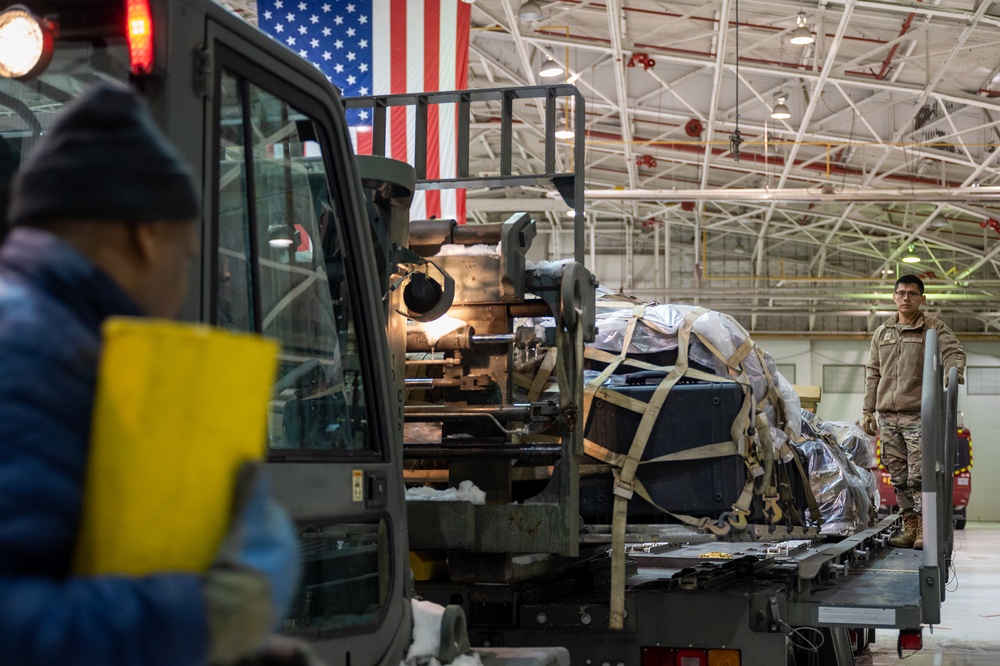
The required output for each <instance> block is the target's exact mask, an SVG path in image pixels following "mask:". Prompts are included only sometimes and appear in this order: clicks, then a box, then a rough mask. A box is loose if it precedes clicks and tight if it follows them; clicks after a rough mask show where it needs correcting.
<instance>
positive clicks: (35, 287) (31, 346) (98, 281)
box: [0, 84, 298, 666]
mask: <svg viewBox="0 0 1000 666" xmlns="http://www.w3.org/2000/svg"><path fill="white" fill-rule="evenodd" d="M200 211H201V205H200V202H199V196H198V190H197V187H196V186H195V182H194V179H193V177H192V174H191V171H190V169H189V168H188V167H187V165H186V164H185V163H184V161H183V160H182V159H181V158H180V155H179V154H178V152H177V151H176V149H175V148H174V147H173V146H172V145H170V143H169V142H168V141H167V140H166V139H165V137H164V136H163V135H162V134H161V133H160V132H159V130H158V129H157V128H156V126H155V124H154V123H153V121H152V119H151V118H150V116H149V114H148V111H147V109H146V106H145V104H144V103H143V100H142V99H141V98H140V97H138V96H137V95H136V94H135V93H133V92H132V91H131V90H130V89H129V88H127V87H125V86H122V85H113V84H100V85H98V86H96V87H94V88H93V89H91V90H89V91H88V92H87V93H85V94H84V95H83V96H82V97H81V98H80V99H78V100H77V101H75V102H74V103H73V104H71V105H70V106H69V107H67V109H66V110H65V111H64V112H63V114H62V115H61V116H60V117H59V119H58V120H57V121H56V122H55V123H54V124H53V126H52V127H51V128H50V129H49V131H48V132H47V133H46V135H45V137H44V138H43V139H42V140H41V141H40V142H39V144H38V147H37V149H36V150H35V152H34V153H33V154H32V155H31V156H30V157H29V158H28V160H27V162H26V163H25V164H24V165H23V166H22V167H21V170H20V172H19V173H18V174H17V176H16V178H15V180H14V183H13V186H12V189H11V203H10V209H9V220H10V222H11V224H12V225H13V229H12V231H11V232H10V235H9V236H8V238H7V240H6V241H5V243H4V245H3V246H2V247H0V489H2V491H0V655H5V656H4V657H3V658H2V659H0V660H2V661H4V662H5V663H7V660H11V659H13V662H10V663H25V664H53V665H56V664H58V665H60V666H66V665H71V664H94V665H97V664H101V665H104V664H107V665H111V664H114V665H116V666H121V665H123V664H130V665H131V664H135V665H140V664H142V665H147V664H163V665H164V666H166V665H168V664H169V665H171V666H173V665H182V664H183V665H187V664H206V663H208V662H209V661H212V662H213V663H228V662H232V661H234V660H237V659H240V658H242V657H245V656H247V655H252V654H255V653H256V652H257V651H258V649H259V648H260V646H261V645H262V643H263V642H264V641H265V639H266V637H267V635H268V634H269V633H270V632H271V631H272V630H273V629H274V627H275V626H276V622H277V620H278V619H280V617H282V615H281V614H282V613H283V611H284V607H285V606H286V605H287V603H288V601H289V599H290V596H291V594H292V591H293V588H294V584H295V578H296V568H297V555H298V553H297V544H296V537H295V535H294V533H293V531H292V528H291V525H290V522H289V521H288V519H287V518H286V517H285V515H284V514H283V513H282V512H281V511H280V509H278V508H277V506H276V505H275V504H274V503H273V501H272V500H270V499H269V498H268V495H267V492H266V488H265V487H264V486H263V485H262V484H263V481H262V479H258V480H256V481H254V482H253V483H251V484H250V485H249V486H245V488H246V490H247V493H246V496H245V497H244V498H243V499H244V500H246V501H245V502H243V503H241V504H240V506H245V507H246V508H245V510H244V511H243V512H242V513H240V514H239V515H237V516H236V517H235V518H234V527H233V531H232V532H231V533H230V535H229V536H228V537H227V539H226V540H225V542H224V547H225V548H224V550H225V557H222V556H220V558H219V564H218V565H216V566H213V567H212V568H211V569H210V570H209V571H208V572H207V573H206V574H205V575H192V574H179V573H170V572H164V573H162V574H158V575H152V576H147V577H142V578H139V577H127V576H93V577H80V576H74V575H72V574H71V571H70V561H71V557H72V552H73V547H74V539H75V535H76V531H77V529H78V526H79V522H80V517H81V501H82V489H83V488H82V486H83V481H84V477H85V469H86V464H87V453H88V439H89V436H90V426H91V411H92V409H93V403H94V389H95V383H96V377H97V361H98V357H99V355H100V352H101V324H102V322H103V321H104V319H105V318H107V317H109V316H112V315H129V316H144V315H145V316H159V317H171V316H174V315H176V313H177V312H178V310H179V308H180V306H181V304H182V302H183V299H184V294H185V290H186V276H187V275H188V271H189V269H190V268H191V265H192V261H193V260H194V259H195V258H196V257H197V256H198V254H199V241H198V234H199V224H198V218H199V216H200ZM192 519H196V517H192ZM220 552H222V551H220Z"/></svg>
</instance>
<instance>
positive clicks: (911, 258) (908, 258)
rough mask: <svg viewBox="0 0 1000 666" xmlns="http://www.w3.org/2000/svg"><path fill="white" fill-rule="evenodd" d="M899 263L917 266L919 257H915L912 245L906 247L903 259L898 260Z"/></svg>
mask: <svg viewBox="0 0 1000 666" xmlns="http://www.w3.org/2000/svg"><path fill="white" fill-rule="evenodd" d="M900 261H902V262H903V263H904V264H919V263H920V257H919V256H918V255H917V253H916V252H914V246H913V243H910V244H909V245H908V246H907V247H906V254H905V255H903V258H902V259H900Z"/></svg>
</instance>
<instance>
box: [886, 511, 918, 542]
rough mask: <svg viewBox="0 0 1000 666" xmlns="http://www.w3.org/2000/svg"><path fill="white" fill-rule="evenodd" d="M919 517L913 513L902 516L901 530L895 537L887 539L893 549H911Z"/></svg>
mask: <svg viewBox="0 0 1000 666" xmlns="http://www.w3.org/2000/svg"><path fill="white" fill-rule="evenodd" d="M919 520H920V517H919V516H918V515H917V514H916V513H914V512H913V511H908V512H907V513H904V514H903V529H902V531H901V532H900V533H899V534H897V535H896V536H894V537H892V538H891V539H889V545H890V546H892V547H893V548H912V547H913V542H914V541H916V540H917V522H918V521H919Z"/></svg>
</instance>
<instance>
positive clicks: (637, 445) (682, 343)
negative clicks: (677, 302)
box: [602, 308, 707, 630]
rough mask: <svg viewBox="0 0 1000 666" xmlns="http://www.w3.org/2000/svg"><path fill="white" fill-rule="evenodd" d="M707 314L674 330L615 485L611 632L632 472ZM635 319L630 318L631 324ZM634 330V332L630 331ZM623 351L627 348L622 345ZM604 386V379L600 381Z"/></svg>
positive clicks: (617, 612)
mask: <svg viewBox="0 0 1000 666" xmlns="http://www.w3.org/2000/svg"><path fill="white" fill-rule="evenodd" d="M705 312H707V310H705V309H703V308H697V309H695V310H692V311H691V312H689V313H688V314H686V315H685V316H684V323H683V324H682V325H681V327H680V329H679V330H678V331H677V362H676V363H675V364H674V367H673V368H672V369H671V370H670V372H668V373H667V376H666V377H664V378H663V381H661V382H660V384H659V386H657V387H656V390H654V391H653V395H652V396H651V397H650V399H649V403H648V405H647V408H646V410H645V411H644V412H643V415H642V419H641V420H640V421H639V428H638V429H637V430H636V433H635V436H634V437H633V438H632V444H631V446H629V450H628V455H627V456H626V459H625V462H624V464H623V465H622V467H621V471H620V472H619V474H618V477H617V478H616V479H615V486H614V491H613V492H614V496H615V497H614V508H613V509H612V514H611V612H610V617H609V621H608V626H609V628H610V629H612V630H617V629H622V628H623V626H624V617H625V560H626V557H625V528H626V526H627V523H628V501H629V499H631V498H632V495H633V493H634V492H635V472H636V469H637V468H638V467H639V461H640V460H641V459H642V454H643V452H644V451H645V450H646V442H647V441H648V440H649V435H650V433H651V432H652V431H653V426H654V425H655V424H656V419H657V418H658V417H659V414H660V408H661V407H662V406H663V403H664V402H665V401H666V399H667V395H668V394H669V393H670V389H671V388H673V386H674V384H676V383H677V381H678V380H679V379H680V378H681V377H683V376H684V372H685V371H686V370H687V365H688V344H689V342H690V340H691V327H692V326H693V325H694V321H695V320H696V319H697V318H698V317H700V316H701V315H702V314H704V313H705ZM635 320H636V319H635V318H633V320H632V322H630V325H631V324H632V323H633V322H634V321H635ZM633 330H634V329H633ZM622 349H623V350H624V349H627V347H626V345H625V344H624V342H623V343H622ZM602 383H603V380H602Z"/></svg>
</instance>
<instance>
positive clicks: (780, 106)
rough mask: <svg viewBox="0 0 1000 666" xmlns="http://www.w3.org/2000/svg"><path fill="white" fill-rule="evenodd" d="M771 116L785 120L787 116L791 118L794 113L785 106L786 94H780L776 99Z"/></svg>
mask: <svg viewBox="0 0 1000 666" xmlns="http://www.w3.org/2000/svg"><path fill="white" fill-rule="evenodd" d="M771 117H772V118H774V119H775V120H785V119H786V118H791V117H792V113H791V111H789V110H788V107H787V106H785V96H784V94H779V95H778V97H776V98H775V100H774V108H773V109H772V110H771Z"/></svg>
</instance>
